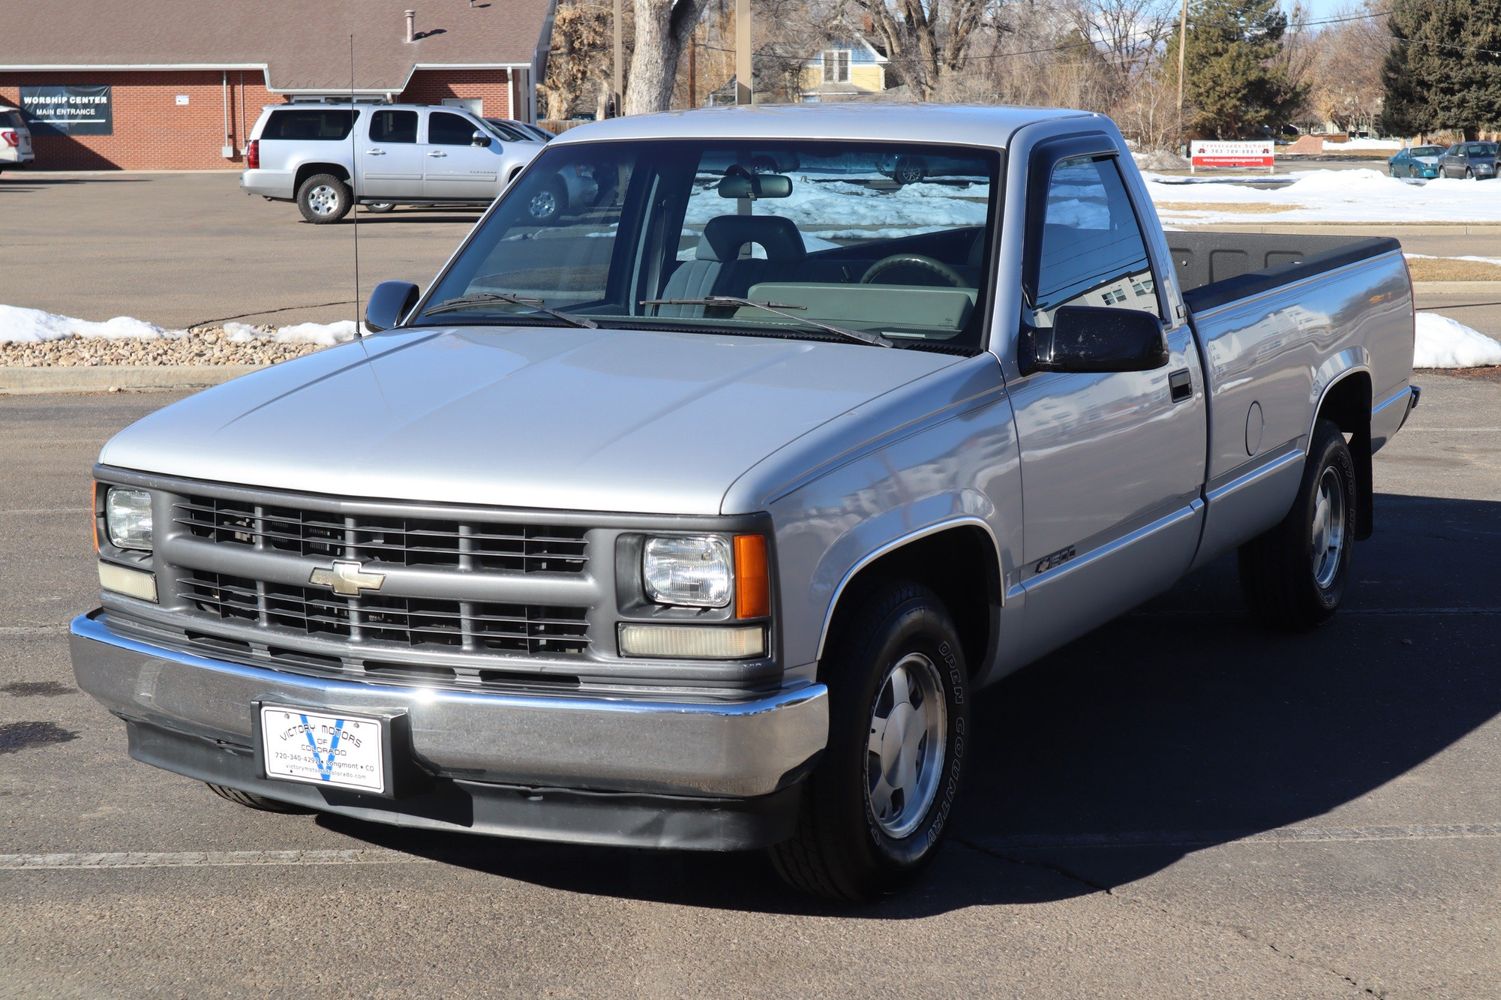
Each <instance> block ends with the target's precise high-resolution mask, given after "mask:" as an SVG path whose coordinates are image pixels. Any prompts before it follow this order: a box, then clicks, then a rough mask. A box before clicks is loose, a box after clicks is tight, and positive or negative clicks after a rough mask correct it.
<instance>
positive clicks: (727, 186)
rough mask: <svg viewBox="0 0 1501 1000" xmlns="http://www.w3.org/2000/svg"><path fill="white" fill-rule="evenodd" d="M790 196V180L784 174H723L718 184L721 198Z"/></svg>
mask: <svg viewBox="0 0 1501 1000" xmlns="http://www.w3.org/2000/svg"><path fill="white" fill-rule="evenodd" d="M791 194H792V178H791V177H788V176H787V175H786V174H750V173H733V174H725V175H724V178H723V179H722V180H720V182H719V197H721V198H786V197H787V196H789V195H791Z"/></svg>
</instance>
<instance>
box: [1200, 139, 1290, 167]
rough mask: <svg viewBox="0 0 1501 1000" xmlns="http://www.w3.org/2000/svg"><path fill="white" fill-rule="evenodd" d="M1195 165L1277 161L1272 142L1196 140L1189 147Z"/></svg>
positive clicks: (1264, 164) (1270, 163)
mask: <svg viewBox="0 0 1501 1000" xmlns="http://www.w3.org/2000/svg"><path fill="white" fill-rule="evenodd" d="M1189 154H1190V160H1191V162H1192V163H1193V165H1194V166H1195V167H1265V168H1268V169H1270V168H1271V167H1272V166H1274V165H1275V164H1276V162H1277V150H1276V147H1275V146H1273V145H1272V144H1271V143H1270V142H1207V141H1206V142H1195V143H1193V144H1192V145H1191V146H1190V147H1189Z"/></svg>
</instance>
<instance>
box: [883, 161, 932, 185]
mask: <svg viewBox="0 0 1501 1000" xmlns="http://www.w3.org/2000/svg"><path fill="white" fill-rule="evenodd" d="M926 175H927V171H925V170H924V169H923V165H922V163H921V162H919V161H917V160H914V159H910V158H908V157H902V158H901V159H899V160H897V161H896V169H894V170H893V171H892V172H891V179H892V180H894V181H896V182H897V183H898V184H916V183H918V182H919V181H921V180H922V179H923V178H924V177H925V176H926Z"/></svg>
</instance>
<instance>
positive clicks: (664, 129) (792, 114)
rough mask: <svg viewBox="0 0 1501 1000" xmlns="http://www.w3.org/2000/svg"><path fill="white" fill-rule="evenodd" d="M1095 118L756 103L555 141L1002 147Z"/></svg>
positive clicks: (604, 126) (596, 125) (626, 121)
mask: <svg viewBox="0 0 1501 1000" xmlns="http://www.w3.org/2000/svg"><path fill="white" fill-rule="evenodd" d="M1095 117H1099V116H1098V115H1095V114H1093V113H1091V112H1087V111H1074V110H1069V109H1065V108H1021V107H1007V106H985V107H978V106H968V105H956V104H857V103H848V104H788V105H766V104H757V105H749V106H741V107H729V108H700V109H697V110H692V111H667V112H663V113H662V114H654V115H631V116H627V117H624V118H611V119H608V120H607V121H601V122H592V123H590V124H588V125H582V126H579V127H578V128H574V129H570V130H568V131H567V132H565V133H563V134H562V135H561V136H559V137H558V139H557V140H555V141H556V142H568V143H571V142H595V141H600V140H605V139H682V138H689V137H701V136H712V137H714V138H724V139H873V140H881V139H904V140H908V141H911V140H914V139H915V140H919V141H926V142H941V143H952V144H954V145H963V146H986V147H991V148H997V149H1000V148H1005V146H1006V144H1007V143H1008V142H1009V141H1010V138H1011V134H1012V133H1013V132H1015V131H1016V130H1017V129H1018V128H1021V127H1022V126H1023V125H1032V124H1035V123H1037V122H1042V121H1051V120H1055V119H1061V118H1095Z"/></svg>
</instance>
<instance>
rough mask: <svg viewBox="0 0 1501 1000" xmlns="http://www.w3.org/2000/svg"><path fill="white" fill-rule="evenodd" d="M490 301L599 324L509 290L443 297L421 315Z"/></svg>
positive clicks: (589, 327) (570, 320) (595, 327)
mask: <svg viewBox="0 0 1501 1000" xmlns="http://www.w3.org/2000/svg"><path fill="white" fill-rule="evenodd" d="M491 302H504V303H506V304H507V305H513V306H526V307H527V308H529V309H535V310H536V311H537V312H539V313H544V314H546V315H548V316H551V317H552V318H553V319H557V320H562V321H563V322H564V323H567V324H568V325H569V326H581V327H583V328H584V329H586V330H598V329H599V324H598V323H596V322H594V320H592V319H586V318H585V317H583V316H570V315H568V313H565V312H559V311H558V310H556V309H549V308H547V306H545V305H543V304H542V300H541V299H532V298H527V297H526V296H524V295H512V294H511V293H509V292H476V293H474V294H473V295H460V296H459V297H458V298H454V299H444V300H443V301H442V302H439V303H438V304H437V305H431V306H428V307H427V308H426V309H424V310H422V315H424V316H436V315H438V314H439V313H446V312H460V311H461V310H464V309H470V308H473V307H474V306H482V305H487V304H489V303H491Z"/></svg>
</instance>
